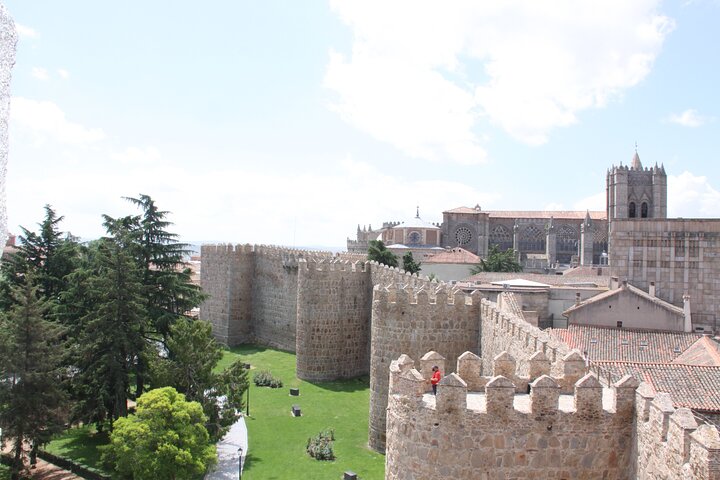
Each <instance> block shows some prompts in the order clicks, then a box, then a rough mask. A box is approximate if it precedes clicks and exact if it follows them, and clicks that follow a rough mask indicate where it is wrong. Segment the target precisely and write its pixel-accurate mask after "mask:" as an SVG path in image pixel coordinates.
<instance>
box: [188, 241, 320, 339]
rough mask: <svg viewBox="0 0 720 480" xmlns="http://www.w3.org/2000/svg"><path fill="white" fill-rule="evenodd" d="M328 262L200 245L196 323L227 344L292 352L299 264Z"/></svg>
mask: <svg viewBox="0 0 720 480" xmlns="http://www.w3.org/2000/svg"><path fill="white" fill-rule="evenodd" d="M301 258H305V259H309V258H313V259H314V258H327V259H330V258H332V254H331V253H330V252H309V251H303V250H293V249H288V248H280V247H269V246H264V245H260V246H258V245H255V246H253V245H236V246H233V245H203V246H202V247H201V263H202V274H201V279H200V285H201V286H202V289H203V291H204V292H205V293H207V294H208V295H209V298H208V299H207V300H206V301H205V302H204V303H203V304H202V305H201V306H200V318H201V319H203V320H207V321H209V322H210V323H211V324H212V326H213V335H215V338H217V339H218V340H219V341H220V342H222V343H225V344H227V345H230V346H233V345H239V344H243V343H253V342H258V343H261V344H263V345H268V346H272V347H276V348H280V349H283V350H287V351H295V336H296V330H295V325H296V322H297V284H298V275H297V270H298V261H299V259H301Z"/></svg>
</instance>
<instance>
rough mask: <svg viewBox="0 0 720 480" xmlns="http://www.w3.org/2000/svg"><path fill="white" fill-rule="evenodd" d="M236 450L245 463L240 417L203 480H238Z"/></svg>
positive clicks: (244, 437) (220, 444)
mask: <svg viewBox="0 0 720 480" xmlns="http://www.w3.org/2000/svg"><path fill="white" fill-rule="evenodd" d="M238 448H242V462H243V463H245V457H246V455H247V453H248V436H247V426H246V425H245V417H240V419H239V420H238V421H237V422H236V423H234V424H233V426H232V427H230V431H228V433H227V434H226V435H225V436H224V437H223V438H222V440H220V442H218V444H217V452H218V463H217V466H216V467H215V469H214V470H213V471H212V472H210V473H208V474H207V475H205V480H233V479H236V478H238V477H239V475H238V457H239V454H238ZM53 480H54V479H53Z"/></svg>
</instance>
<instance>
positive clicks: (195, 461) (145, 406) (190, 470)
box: [103, 387, 217, 480]
mask: <svg viewBox="0 0 720 480" xmlns="http://www.w3.org/2000/svg"><path fill="white" fill-rule="evenodd" d="M206 420H207V419H206V417H205V415H204V414H203V410H202V406H201V405H200V404H199V403H198V402H189V401H187V400H186V399H185V395H183V394H181V393H178V392H177V391H176V390H175V389H174V388H172V387H165V388H158V389H155V390H150V391H148V392H146V393H145V394H143V395H142V396H141V397H140V398H138V401H137V411H136V413H135V414H133V415H129V416H127V417H124V418H120V419H118V420H116V421H115V423H114V428H113V431H112V433H111V434H110V444H109V445H108V446H107V447H105V451H104V453H103V461H104V462H105V463H106V464H108V465H111V466H112V468H113V469H114V470H115V472H117V473H118V474H119V475H120V476H121V477H126V478H133V479H135V480H176V479H178V480H182V479H188V480H192V479H195V478H200V477H201V476H202V474H203V473H205V472H206V471H207V469H208V468H209V467H210V466H211V465H213V464H214V463H215V462H216V461H217V455H216V453H215V446H214V445H213V444H211V443H210V436H209V435H208V432H207V429H206V428H205V422H206Z"/></svg>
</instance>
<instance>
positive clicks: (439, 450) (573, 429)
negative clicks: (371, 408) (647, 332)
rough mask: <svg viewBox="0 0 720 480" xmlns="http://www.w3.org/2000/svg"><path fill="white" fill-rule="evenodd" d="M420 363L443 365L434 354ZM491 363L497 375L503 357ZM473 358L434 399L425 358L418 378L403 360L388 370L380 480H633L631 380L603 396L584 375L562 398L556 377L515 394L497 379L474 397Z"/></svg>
mask: <svg viewBox="0 0 720 480" xmlns="http://www.w3.org/2000/svg"><path fill="white" fill-rule="evenodd" d="M426 357H432V359H431V362H433V363H442V362H441V358H439V356H438V354H437V353H436V352H428V354H427V355H426ZM424 358H425V357H424ZM495 360H496V361H495V362H493V368H494V369H495V368H497V369H498V370H502V368H504V367H503V365H502V362H504V361H506V360H507V357H506V356H505V355H498V356H497V357H496V359H495ZM535 360H537V361H542V358H541V357H537V358H536V359H535ZM479 361H480V359H479V357H476V356H473V354H471V353H470V352H466V353H465V354H463V355H461V356H460V357H459V358H458V362H457V372H453V373H449V374H447V375H445V376H444V377H443V379H442V380H441V381H440V383H439V384H438V389H437V395H436V396H435V395H432V394H431V393H428V387H427V385H428V384H427V375H426V374H425V363H424V361H423V360H421V370H420V371H419V370H417V369H416V368H415V362H414V361H413V360H412V358H410V357H409V356H407V355H402V356H400V357H399V358H398V359H397V360H394V361H393V362H392V363H391V364H390V397H389V401H388V412H387V415H388V417H387V418H388V421H387V452H386V453H387V456H386V476H385V478H386V479H411V478H424V479H430V480H434V479H442V478H454V479H468V480H469V479H474V478H485V477H486V476H487V478H507V477H513V478H532V477H537V478H618V479H620V478H633V477H632V476H631V475H630V472H631V470H632V468H631V466H632V456H631V439H632V423H633V422H632V418H633V408H632V406H633V405H634V401H635V390H636V388H637V386H638V382H637V381H636V380H635V379H633V378H632V377H629V376H628V377H625V378H623V379H622V380H621V381H619V382H617V383H616V384H615V385H613V386H612V388H611V389H608V388H604V387H603V386H602V385H601V384H600V382H599V381H598V380H597V378H595V376H594V375H593V374H592V373H590V374H586V375H584V376H583V377H582V378H580V379H578V380H577V381H576V382H575V383H574V385H573V390H572V393H571V394H567V395H566V394H563V393H562V392H561V389H562V387H561V385H562V380H563V379H562V378H557V377H552V376H550V375H547V374H542V375H540V376H538V377H537V378H534V379H533V380H532V382H530V384H529V385H530V393H529V394H526V393H522V394H521V393H518V392H517V390H518V389H517V386H516V385H515V384H514V382H513V381H512V380H511V379H509V378H507V377H504V376H502V375H495V376H492V377H485V378H483V382H482V383H484V386H483V388H482V391H473V390H474V388H472V387H471V385H473V383H475V384H476V382H477V381H478V379H479V378H482V377H481V376H480V375H479V374H478V373H477V372H478V365H477V364H478V362H479ZM458 372H463V373H465V375H466V377H463V376H462V375H461V374H460V373H458ZM468 372H471V374H470V375H469V376H468ZM472 372H474V373H472ZM491 475H492V476H491Z"/></svg>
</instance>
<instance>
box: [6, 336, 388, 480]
mask: <svg viewBox="0 0 720 480" xmlns="http://www.w3.org/2000/svg"><path fill="white" fill-rule="evenodd" d="M238 358H240V359H242V361H243V362H246V363H250V364H251V365H252V367H251V370H250V372H249V380H250V417H249V418H246V423H247V427H248V441H249V444H250V445H249V450H250V451H249V454H248V457H247V458H246V460H245V469H244V470H243V480H273V479H289V478H301V479H307V480H315V479H340V478H342V476H343V472H345V471H346V470H352V471H354V472H355V473H357V474H358V478H360V479H362V480H381V479H383V478H384V477H385V473H384V472H385V457H384V456H383V455H381V454H378V453H376V452H373V451H372V450H370V449H369V448H368V447H367V438H368V410H369V398H370V388H369V380H368V379H367V378H362V379H355V380H344V381H337V382H319V383H310V382H305V381H302V380H299V379H297V378H296V377H295V355H294V354H292V353H287V352H282V351H279V350H273V349H270V348H265V347H259V346H254V345H245V346H241V347H237V348H234V349H232V350H227V351H225V354H224V355H223V358H222V359H221V360H220V362H219V363H218V365H217V367H216V371H222V370H224V369H225V368H227V367H228V366H229V365H230V364H231V363H232V362H234V361H235V360H237V359H238ZM260 370H270V372H271V373H272V374H273V376H275V377H278V378H280V379H281V380H282V381H283V384H284V385H283V387H282V388H274V389H271V388H268V387H256V386H255V384H254V383H253V382H252V375H253V373H255V372H257V371H260ZM290 388H299V389H300V396H299V397H293V396H290V394H289V389H290ZM293 404H298V405H300V408H301V409H302V416H300V417H293V416H292V415H291V414H290V409H291V406H292V405H293ZM326 428H333V429H334V430H335V444H334V451H335V456H336V459H335V460H334V461H330V462H327V461H318V460H315V459H313V458H311V457H310V456H309V455H308V454H307V453H306V452H305V446H306V444H307V440H308V438H309V437H312V436H315V435H317V434H318V433H319V432H320V431H322V430H324V429H326ZM106 443H107V436H106V435H104V434H103V435H100V434H97V432H96V431H95V429H94V427H80V428H72V429H70V430H67V431H65V432H64V433H63V434H61V435H59V436H58V437H56V438H55V439H54V440H53V441H51V442H50V443H49V444H48V445H46V447H45V450H47V451H48V452H50V453H52V454H55V455H58V456H61V457H64V458H68V459H70V460H72V461H73V462H75V463H79V464H82V465H84V466H85V467H88V468H91V469H94V470H97V471H100V472H103V470H102V466H101V463H100V452H99V450H98V449H97V447H98V446H100V445H105V444H106ZM106 473H107V472H106ZM2 474H3V473H2V471H0V480H5V479H4V478H3V477H2Z"/></svg>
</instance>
